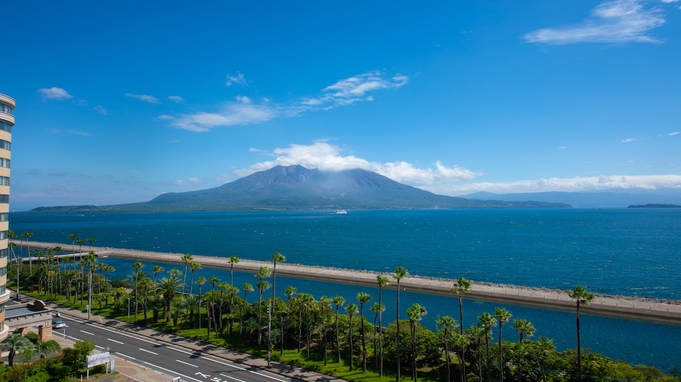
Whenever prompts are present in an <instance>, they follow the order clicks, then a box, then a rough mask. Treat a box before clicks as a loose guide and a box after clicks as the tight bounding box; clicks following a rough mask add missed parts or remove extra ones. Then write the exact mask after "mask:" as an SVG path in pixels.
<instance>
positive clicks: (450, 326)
mask: <svg viewBox="0 0 681 382" xmlns="http://www.w3.org/2000/svg"><path fill="white" fill-rule="evenodd" d="M435 323H436V324H437V325H438V327H439V329H438V330H439V332H440V336H441V337H442V343H443V345H445V362H446V363H447V382H450V381H451V372H450V371H449V363H450V362H449V343H450V342H451V341H452V336H451V334H452V330H454V327H455V326H456V320H454V319H453V318H452V317H450V316H437V319H436V320H435Z"/></svg>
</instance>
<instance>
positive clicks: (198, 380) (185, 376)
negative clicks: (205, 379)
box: [142, 361, 202, 382]
mask: <svg viewBox="0 0 681 382" xmlns="http://www.w3.org/2000/svg"><path fill="white" fill-rule="evenodd" d="M142 363H144V364H147V365H149V366H151V367H155V368H157V369H159V370H163V371H167V372H168V373H172V374H175V375H179V376H180V377H182V378H187V379H191V380H192V381H196V382H202V381H201V380H200V379H196V378H192V377H190V376H188V375H184V374H180V373H178V372H176V371H174V370H170V369H166V368H165V367H161V366H158V365H154V364H153V363H150V362H145V361H142Z"/></svg>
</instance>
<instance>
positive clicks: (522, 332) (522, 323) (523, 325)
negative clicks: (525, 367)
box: [513, 319, 535, 382]
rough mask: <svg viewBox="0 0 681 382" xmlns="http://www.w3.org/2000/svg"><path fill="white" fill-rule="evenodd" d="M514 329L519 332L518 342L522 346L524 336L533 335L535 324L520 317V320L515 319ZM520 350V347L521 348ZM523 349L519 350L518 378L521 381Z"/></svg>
mask: <svg viewBox="0 0 681 382" xmlns="http://www.w3.org/2000/svg"><path fill="white" fill-rule="evenodd" d="M513 330H515V331H516V332H518V335H519V336H520V339H519V340H518V343H519V344H520V346H522V343H523V337H524V336H528V337H532V336H533V335H534V331H535V328H534V325H532V323H531V322H530V321H528V320H524V319H519V320H513ZM519 350H520V349H519ZM522 353H523V352H522V351H518V380H519V381H520V382H522V381H523V373H522V367H521V361H522V359H521V358H522V357H521V355H522Z"/></svg>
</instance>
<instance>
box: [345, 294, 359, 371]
mask: <svg viewBox="0 0 681 382" xmlns="http://www.w3.org/2000/svg"><path fill="white" fill-rule="evenodd" d="M345 313H347V314H348V318H349V320H350V329H349V330H348V342H349V344H350V370H352V366H353V358H354V354H353V351H354V346H352V334H353V333H352V317H353V316H354V315H355V314H357V305H355V304H353V303H350V304H348V306H346V307H345Z"/></svg>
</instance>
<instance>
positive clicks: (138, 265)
mask: <svg viewBox="0 0 681 382" xmlns="http://www.w3.org/2000/svg"><path fill="white" fill-rule="evenodd" d="M142 268H144V264H142V262H141V261H135V262H134V263H132V269H134V271H133V278H134V280H135V318H137V312H138V310H137V308H138V307H137V304H138V303H139V302H138V301H139V300H138V296H137V295H138V291H137V286H138V283H139V281H140V277H141V276H143V275H144V273H142Z"/></svg>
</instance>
